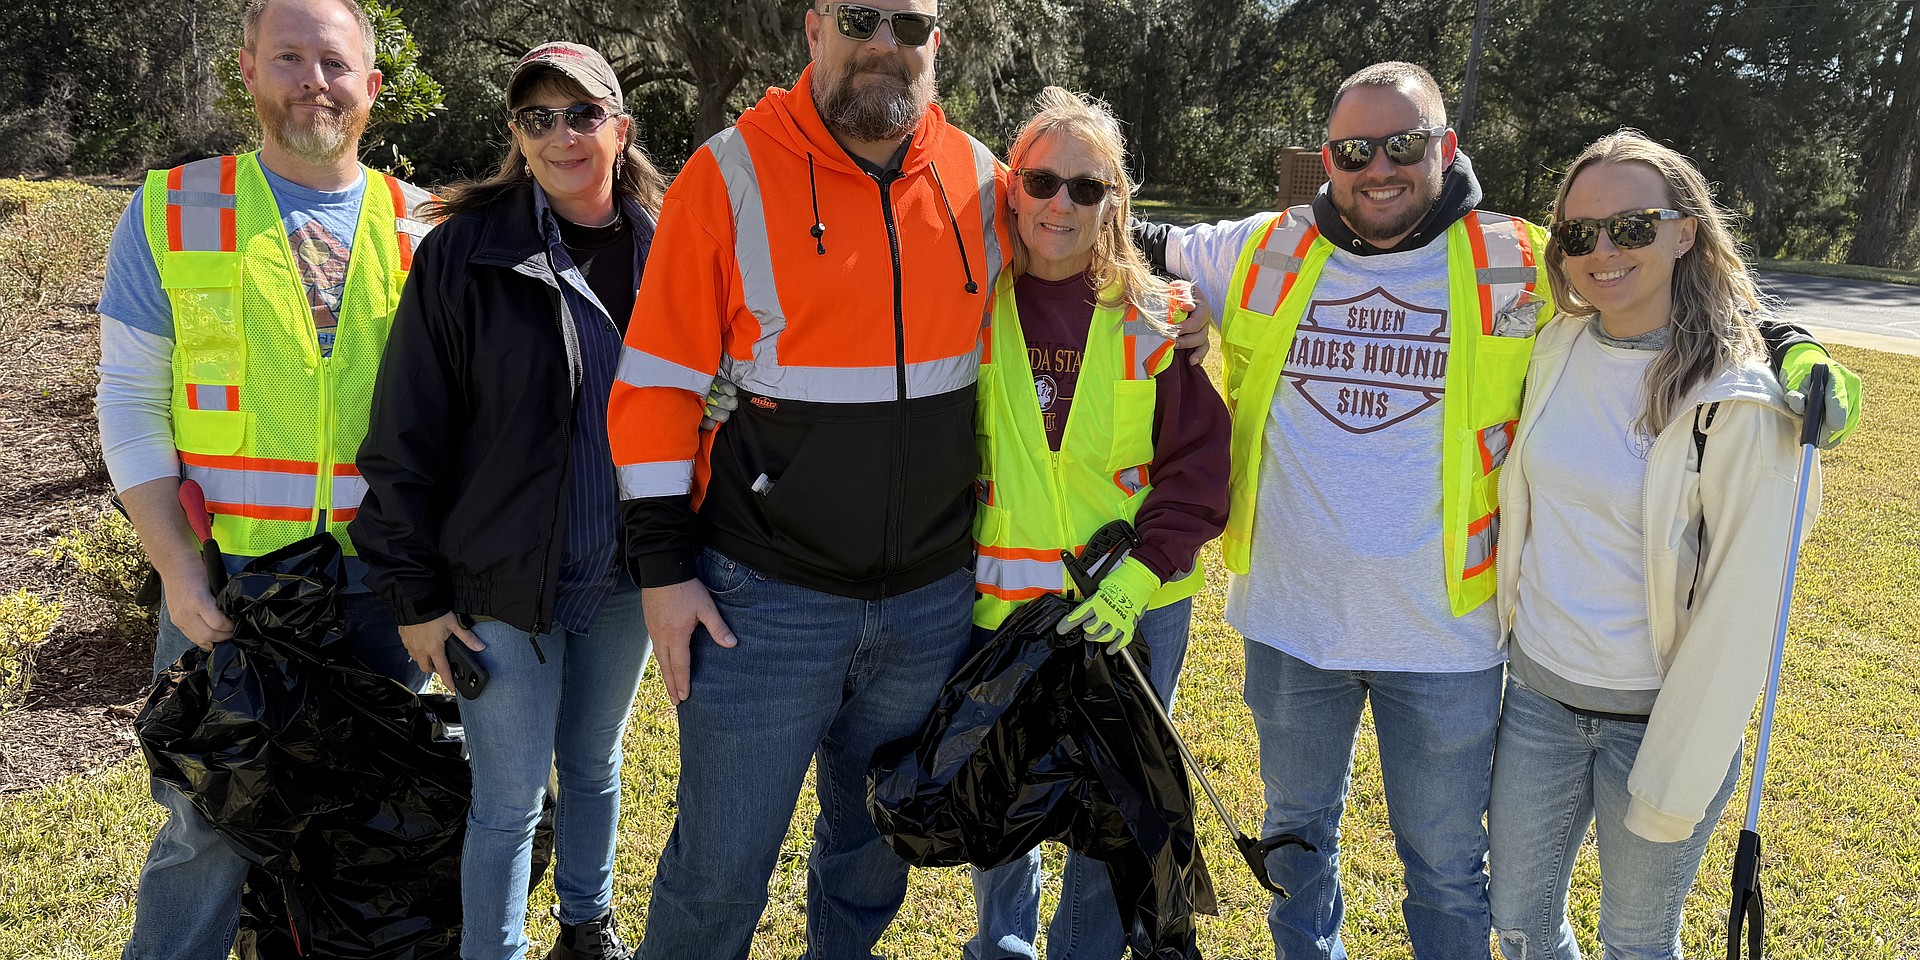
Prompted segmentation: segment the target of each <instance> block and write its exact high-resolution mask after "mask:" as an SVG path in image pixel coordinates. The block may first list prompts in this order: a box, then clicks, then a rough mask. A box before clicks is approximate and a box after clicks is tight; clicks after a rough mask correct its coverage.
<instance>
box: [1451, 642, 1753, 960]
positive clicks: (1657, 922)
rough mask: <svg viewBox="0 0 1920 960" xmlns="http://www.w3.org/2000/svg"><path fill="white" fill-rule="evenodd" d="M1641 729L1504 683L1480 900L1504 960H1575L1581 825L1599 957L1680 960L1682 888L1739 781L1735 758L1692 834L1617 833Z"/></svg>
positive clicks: (1688, 882) (1624, 813) (1513, 682)
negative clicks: (1594, 863) (1591, 835)
mask: <svg viewBox="0 0 1920 960" xmlns="http://www.w3.org/2000/svg"><path fill="white" fill-rule="evenodd" d="M1646 730H1647V727H1646V725H1645V724H1641V723H1631V722H1628V721H1621V720H1600V719H1595V718H1592V717H1583V716H1580V715H1578V714H1576V713H1574V712H1573V711H1571V710H1569V709H1567V708H1566V707H1564V706H1562V705H1561V704H1560V703H1559V702H1558V701H1556V700H1553V699H1551V698H1549V697H1546V696H1543V695H1541V694H1539V693H1537V692H1535V691H1534V690H1533V689H1532V688H1530V687H1528V686H1526V685H1524V684H1522V683H1520V682H1519V681H1517V680H1514V679H1513V678H1512V677H1508V678H1507V696H1506V704H1505V706H1504V707H1503V708H1502V710H1501V714H1500V732H1499V735H1498V741H1497V745H1496V746H1495V748H1494V754H1493V798H1492V802H1491V803H1490V804H1489V809H1488V813H1487V830H1488V834H1489V841H1490V846H1491V848H1492V854H1491V858H1490V859H1491V868H1492V869H1491V882H1490V883H1489V886H1488V890H1487V898H1488V901H1489V903H1490V905H1491V907H1492V909H1493V928H1494V932H1495V933H1496V934H1497V935H1498V936H1499V941H1500V952H1501V953H1502V954H1503V955H1504V956H1505V957H1506V960H1579V958H1580V947H1579V945H1578V944H1576V943H1575V942H1574V937H1573V925H1572V924H1571V923H1569V922H1568V920H1567V889H1568V887H1569V886H1570V885H1571V883H1572V877H1573V862H1574V857H1575V855H1576V854H1577V853H1578V852H1579V850H1580V841H1581V840H1583V839H1585V838H1586V835H1587V827H1588V825H1590V824H1591V825H1593V827H1594V830H1595V833H1596V834H1597V839H1598V842H1599V847H1600V942H1601V943H1602V944H1604V945H1605V957H1606V960H1679V957H1680V924H1681V915H1682V913H1683V911H1684V909H1685V907H1686V901H1687V891H1688V890H1690V889H1692V887H1693V878H1694V874H1695V873H1697V872H1699V869H1700V858H1701V857H1702V856H1703V855H1705V853H1706V849H1707V839H1708V838H1709V837H1710V836H1712V834H1713V827H1714V824H1715V823H1717V822H1718V821H1719V819H1720V812H1721V811H1722V810H1723V809H1725V808H1726V805H1727V798H1728V797H1729V796H1730V795H1732V793H1733V787H1734V783H1735V782H1736V781H1737V780H1739V778H1740V755H1739V754H1738V753H1737V752H1736V753H1735V754H1734V756H1733V758H1732V761H1733V762H1732V764H1731V765H1730V766H1729V767H1728V769H1727V776H1726V781H1725V782H1724V783H1722V784H1721V785H1720V792H1719V793H1718V795H1716V796H1715V797H1714V799H1713V802H1712V803H1711V804H1709V805H1708V806H1707V814H1706V817H1705V818H1704V819H1703V820H1701V821H1700V824H1699V826H1697V827H1695V828H1694V831H1693V835H1692V836H1690V837H1688V838H1686V839H1685V840H1680V841H1676V842H1674V843H1654V842H1653V841H1651V840H1647V839H1645V838H1644V837H1641V836H1639V835H1637V834H1635V833H1633V832H1632V831H1630V830H1628V829H1627V827H1626V816H1627V804H1628V801H1629V799H1630V798H1629V797H1628V795H1627V774H1628V773H1630V772H1632V770H1633V760H1634V757H1636V756H1638V755H1639V753H1640V739H1641V737H1642V736H1643V735H1645V733H1646Z"/></svg>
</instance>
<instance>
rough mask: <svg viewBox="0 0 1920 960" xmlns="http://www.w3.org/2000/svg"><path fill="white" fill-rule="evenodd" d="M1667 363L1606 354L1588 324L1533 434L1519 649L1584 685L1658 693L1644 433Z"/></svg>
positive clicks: (1648, 437) (1517, 620) (1640, 354)
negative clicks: (1656, 376) (1648, 381)
mask: <svg viewBox="0 0 1920 960" xmlns="http://www.w3.org/2000/svg"><path fill="white" fill-rule="evenodd" d="M1659 355H1660V354H1659V352H1658V351H1654V350H1631V349H1623V348H1620V347H1613V346H1608V345H1606V344H1603V343H1601V342H1599V341H1598V340H1596V339H1594V337H1593V333H1592V327H1591V325H1589V326H1588V327H1587V328H1586V329H1585V330H1583V331H1582V332H1581V334H1580V336H1579V337H1578V338H1577V339H1575V340H1574V342H1573V350H1572V353H1571V354H1570V355H1569V356H1568V358H1567V366H1566V371H1565V372H1564V373H1563V374H1561V377H1560V380H1559V381H1558V382H1557V383H1556V384H1555V385H1554V388H1553V393H1552V394H1551V395H1549V396H1548V397H1547V398H1546V403H1545V406H1543V407H1542V408H1541V410H1540V419H1539V421H1538V422H1537V423H1536V425H1535V426H1534V427H1533V428H1532V430H1531V431H1530V432H1529V433H1528V434H1527V436H1528V438H1529V439H1528V441H1527V446H1526V448H1525V449H1524V450H1522V451H1521V454H1520V455H1521V456H1522V457H1525V458H1526V464H1525V466H1526V471H1527V483H1528V486H1529V487H1531V488H1532V491H1533V495H1532V497H1531V500H1532V503H1533V512H1532V513H1531V515H1530V516H1529V518H1528V527H1529V529H1528V531H1527V542H1526V545H1525V549H1523V550H1521V551H1520V588H1519V590H1518V591H1517V593H1518V596H1519V606H1518V609H1517V611H1516V613H1515V615H1514V622H1513V637H1514V642H1515V643H1518V644H1520V645H1521V646H1523V647H1525V648H1526V654H1527V657H1528V658H1529V659H1531V660H1533V661H1534V662H1535V663H1537V664H1539V665H1540V666H1542V667H1545V668H1547V669H1548V670H1551V671H1553V672H1554V673H1555V674H1557V675H1559V676H1561V677H1563V678H1565V679H1567V680H1571V681H1573V682H1575V683H1579V684H1584V685H1586V686H1589V687H1600V688H1602V689H1607V690H1656V689H1659V687H1660V664H1659V662H1658V661H1657V660H1656V659H1655V655H1654V650H1653V628H1652V626H1651V624H1649V623H1648V622H1647V616H1648V614H1647V591H1646V582H1647V573H1646V565H1645V557H1644V552H1645V551H1644V547H1645V542H1646V537H1645V533H1646V518H1645V517H1644V516H1643V513H1642V511H1643V509H1644V505H1643V502H1642V501H1643V491H1644V490H1645V489H1646V485H1647V455H1648V454H1649V453H1651V452H1652V450H1653V436H1652V434H1649V433H1648V432H1647V431H1646V430H1644V429H1642V428H1641V427H1640V426H1639V425H1637V424H1636V423H1634V420H1635V418H1636V417H1637V416H1638V415H1639V412H1640V409H1641V408H1642V406H1644V401H1643V400H1642V397H1641V394H1642V392H1643V391H1644V389H1645V387H1644V383H1645V378H1646V373H1647V366H1648V365H1649V364H1651V363H1652V362H1653V360H1654V358H1655V357H1658V356H1659Z"/></svg>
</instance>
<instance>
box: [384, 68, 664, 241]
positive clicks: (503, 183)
mask: <svg viewBox="0 0 1920 960" xmlns="http://www.w3.org/2000/svg"><path fill="white" fill-rule="evenodd" d="M549 93H555V94H559V95H560V96H563V97H567V98H569V99H571V100H573V101H574V102H575V103H600V104H601V106H606V104H605V103H602V102H601V101H600V100H598V99H596V98H595V97H592V96H589V95H588V93H587V88H585V87H583V86H581V85H580V82H579V81H577V80H575V79H573V78H572V77H569V76H567V75H566V74H564V73H561V72H560V71H558V70H553V69H548V70H545V71H543V72H542V73H540V74H539V75H538V76H536V77H535V78H534V79H533V80H532V82H530V83H526V84H523V85H522V86H521V91H520V97H519V99H518V102H511V103H508V104H507V112H508V113H509V114H511V113H512V112H513V111H515V110H518V109H520V107H521V106H523V105H525V104H526V102H527V101H529V100H532V99H534V98H535V97H539V96H544V95H546V94H549ZM621 157H622V159H623V161H624V162H622V163H620V164H619V165H618V169H617V172H616V173H615V174H614V177H613V196H614V199H615V200H618V199H619V198H621V197H632V198H634V199H635V200H637V201H639V203H640V207H641V208H642V209H644V210H646V211H647V213H649V214H653V215H656V216H657V215H658V214H659V213H660V199H661V198H662V197H664V196H665V195H666V192H667V178H666V177H663V176H661V175H660V171H659V170H658V169H657V168H655V167H654V165H653V161H651V160H648V159H647V153H646V151H645V150H642V149H640V144H639V143H638V141H637V138H635V137H634V135H633V122H632V120H631V118H629V120H628V122H627V142H626V144H625V145H624V146H623V147H622V148H621ZM532 182H533V174H532V173H531V172H530V171H529V170H528V169H527V158H526V156H525V155H524V154H522V153H521V152H520V140H519V138H517V137H514V136H512V135H511V134H509V135H508V137H507V155H506V157H504V158H503V159H501V161H500V167H499V169H497V170H495V171H494V172H493V175H492V176H489V177H486V178H485V179H481V180H467V181H464V182H462V183H455V184H450V185H448V186H446V187H443V188H441V189H440V191H439V193H440V199H439V200H437V201H434V202H432V203H429V204H424V205H422V207H421V213H420V215H421V216H422V217H424V218H426V219H427V220H429V221H433V222H438V221H440V220H444V219H446V218H448V217H451V216H453V215H455V214H459V213H465V212H466V211H468V210H478V209H480V208H481V207H484V206H487V205H488V204H490V203H492V202H494V201H495V200H498V199H499V198H500V197H501V195H503V194H505V193H508V192H509V191H511V190H513V189H515V188H517V187H520V186H521V185H523V184H530V183H532Z"/></svg>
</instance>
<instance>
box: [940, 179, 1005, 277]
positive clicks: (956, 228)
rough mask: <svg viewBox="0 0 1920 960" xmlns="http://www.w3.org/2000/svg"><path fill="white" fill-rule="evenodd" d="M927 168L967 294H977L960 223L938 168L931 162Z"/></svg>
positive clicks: (984, 199)
mask: <svg viewBox="0 0 1920 960" xmlns="http://www.w3.org/2000/svg"><path fill="white" fill-rule="evenodd" d="M927 168H928V169H929V170H932V171H933V186H934V188H935V189H936V190H938V191H940V205H941V206H943V207H946V208H947V222H948V223H950V224H952V225H953V243H954V246H957V247H959V248H960V269H961V271H963V272H964V273H966V275H967V292H968V293H979V292H980V285H979V284H977V283H974V282H973V267H971V266H969V265H968V264H967V241H966V238H964V237H962V236H960V221H959V220H958V219H955V217H954V215H953V203H952V202H951V201H949V200H948V199H947V185H946V184H944V183H941V182H940V167H939V166H938V165H936V164H934V163H933V162H932V161H928V163H927ZM981 202H982V203H990V202H992V201H991V199H989V198H984V197H983V198H982V199H981Z"/></svg>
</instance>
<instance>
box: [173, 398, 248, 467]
mask: <svg viewBox="0 0 1920 960" xmlns="http://www.w3.org/2000/svg"><path fill="white" fill-rule="evenodd" d="M188 389H192V386H191V385H189V386H188ZM248 419H250V416H249V414H247V413H246V412H245V411H241V410H190V409H187V408H186V406H185V404H176V405H175V406H174V408H173V443H174V446H175V447H178V448H179V449H180V450H181V451H182V452H185V453H202V454H206V455H208V456H213V457H230V456H233V455H235V454H237V453H239V452H240V448H241V447H242V446H243V445H245V444H246V442H247V421H248Z"/></svg>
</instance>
